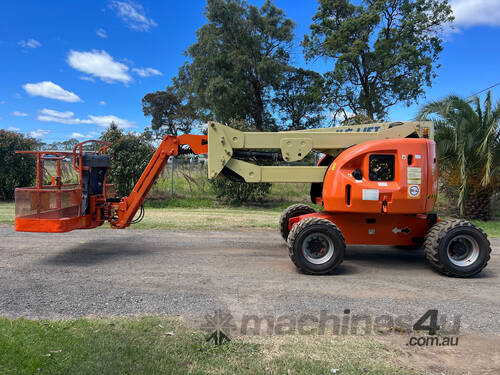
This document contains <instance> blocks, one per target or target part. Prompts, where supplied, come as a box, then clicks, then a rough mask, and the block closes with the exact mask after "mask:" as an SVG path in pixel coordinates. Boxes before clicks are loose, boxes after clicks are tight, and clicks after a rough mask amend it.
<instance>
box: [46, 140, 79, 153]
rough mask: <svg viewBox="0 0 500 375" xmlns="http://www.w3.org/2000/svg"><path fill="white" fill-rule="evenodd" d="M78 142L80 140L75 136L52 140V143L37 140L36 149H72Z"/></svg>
mask: <svg viewBox="0 0 500 375" xmlns="http://www.w3.org/2000/svg"><path fill="white" fill-rule="evenodd" d="M79 142H80V141H79V140H78V139H76V138H70V139H68V140H66V141H62V142H52V143H44V142H40V141H37V149H38V150H57V151H73V147H75V146H76V145H77V144H78V143H79ZM84 147H85V146H84Z"/></svg>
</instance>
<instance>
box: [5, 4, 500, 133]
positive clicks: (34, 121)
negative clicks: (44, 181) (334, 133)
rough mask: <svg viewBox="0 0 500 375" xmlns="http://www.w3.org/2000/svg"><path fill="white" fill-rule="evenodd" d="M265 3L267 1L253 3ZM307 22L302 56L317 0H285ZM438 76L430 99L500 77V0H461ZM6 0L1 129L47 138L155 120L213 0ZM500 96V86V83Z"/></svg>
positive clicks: (297, 56) (137, 127) (410, 111)
mask: <svg viewBox="0 0 500 375" xmlns="http://www.w3.org/2000/svg"><path fill="white" fill-rule="evenodd" d="M249 2H250V3H252V4H256V5H261V4H262V3H263V0H259V1H257V0H250V1H249ZM275 3H276V5H277V6H279V7H280V8H282V9H284V10H285V12H286V14H287V16H288V17H290V18H292V19H293V20H294V21H295V22H296V23H297V27H296V30H295V34H296V43H295V44H296V48H295V50H294V53H293V55H292V56H293V63H294V64H296V65H297V66H305V67H307V68H309V69H315V70H318V71H320V72H324V71H325V70H327V69H328V66H329V65H328V62H325V61H323V60H319V61H317V62H315V63H311V64H306V62H305V61H304V59H303V57H302V50H301V48H300V46H299V43H300V41H301V40H302V37H303V35H304V34H305V33H308V30H309V24H310V22H311V18H312V15H313V14H314V13H315V12H316V9H317V3H316V1H312V0H310V1H303V0H302V1H299V0H276V1H275ZM451 3H452V6H453V8H454V11H455V16H456V25H455V28H456V29H455V31H454V32H452V33H449V34H447V35H446V41H445V43H444V51H443V53H442V55H441V59H440V64H441V65H442V67H441V68H440V69H439V70H438V75H439V76H438V78H437V79H436V80H435V81H434V84H433V87H432V88H430V89H427V99H424V100H422V101H421V102H422V103H423V102H425V100H434V99H439V98H441V97H443V96H445V95H447V94H450V93H455V94H459V95H463V96H467V95H470V94H473V93H475V92H477V91H479V90H482V89H484V88H486V87H488V86H491V85H493V84H495V83H497V82H500V70H499V66H500V49H499V48H498V46H499V40H500V0H452V1H451ZM19 4H20V3H16V2H3V4H2V12H0V128H3V129H11V130H17V131H20V132H23V133H26V134H30V135H32V136H35V137H36V138H39V139H42V140H44V141H46V142H51V141H54V140H56V141H62V140H65V139H68V138H70V137H72V136H76V137H77V138H79V139H80V140H83V139H87V138H93V137H96V136H97V135H98V134H99V133H100V132H102V131H103V130H104V128H105V126H106V125H107V124H108V123H109V122H110V120H115V121H116V122H118V124H119V125H120V126H122V127H123V128H126V129H127V130H132V131H141V130H142V129H143V128H144V127H145V126H147V125H149V121H150V119H149V118H145V117H144V116H143V114H142V109H141V99H142V97H143V96H144V95H145V94H146V93H148V92H152V91H157V90H162V89H164V88H165V87H166V86H167V85H168V84H169V83H170V79H171V77H172V76H174V75H175V74H176V73H177V69H178V67H179V66H180V65H181V64H182V62H183V61H184V56H183V51H184V50H185V49H186V48H187V47H189V45H191V44H192V43H193V42H194V41H195V31H196V30H197V29H198V28H200V27H201V26H202V25H203V23H204V22H205V18H204V16H203V9H204V6H205V1H203V0H184V1H152V0H148V1H145V0H143V1H140V2H139V1H134V2H131V1H128V0H110V1H91V0H87V1H67V0H65V1H63V0H52V1H48V2H45V1H34V0H31V1H26V2H23V3H22V6H20V5H19ZM493 93H494V97H495V98H500V86H497V87H496V88H495V89H493ZM417 109H418V105H414V106H412V107H410V108H408V107H406V106H405V105H397V106H395V107H393V108H392V109H391V111H390V119H391V120H393V121H396V120H411V119H413V118H414V117H415V114H416V111H417Z"/></svg>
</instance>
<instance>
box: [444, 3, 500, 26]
mask: <svg viewBox="0 0 500 375" xmlns="http://www.w3.org/2000/svg"><path fill="white" fill-rule="evenodd" d="M450 3H451V7H452V8H453V14H454V16H455V23H456V24H457V25H458V26H462V27H468V26H478V25H487V26H500V1H498V0H452V1H450Z"/></svg>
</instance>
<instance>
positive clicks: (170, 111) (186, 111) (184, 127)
mask: <svg viewBox="0 0 500 375" xmlns="http://www.w3.org/2000/svg"><path fill="white" fill-rule="evenodd" d="M142 110H143V112H144V115H145V116H152V120H151V127H152V129H153V131H155V132H156V133H157V135H164V134H169V135H178V134H179V133H189V132H190V131H191V129H192V127H193V124H194V122H195V112H194V109H193V107H192V105H191V103H190V102H189V101H187V100H186V99H185V98H184V97H183V96H182V92H179V91H178V90H175V88H174V87H172V86H171V87H168V88H167V90H166V91H156V92H153V93H149V94H147V95H146V96H144V98H143V99H142Z"/></svg>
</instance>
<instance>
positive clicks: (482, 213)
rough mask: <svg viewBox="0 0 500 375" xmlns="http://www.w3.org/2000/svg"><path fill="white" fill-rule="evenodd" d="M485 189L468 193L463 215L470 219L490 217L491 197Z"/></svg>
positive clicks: (486, 218)
mask: <svg viewBox="0 0 500 375" xmlns="http://www.w3.org/2000/svg"><path fill="white" fill-rule="evenodd" d="M490 198H491V197H490V194H489V193H488V192H486V191H484V190H483V191H479V192H474V193H472V192H471V193H469V194H468V195H467V197H466V200H465V209H464V216H465V217H466V218H468V219H472V220H485V221H486V220H490V219H491V199H490Z"/></svg>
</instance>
